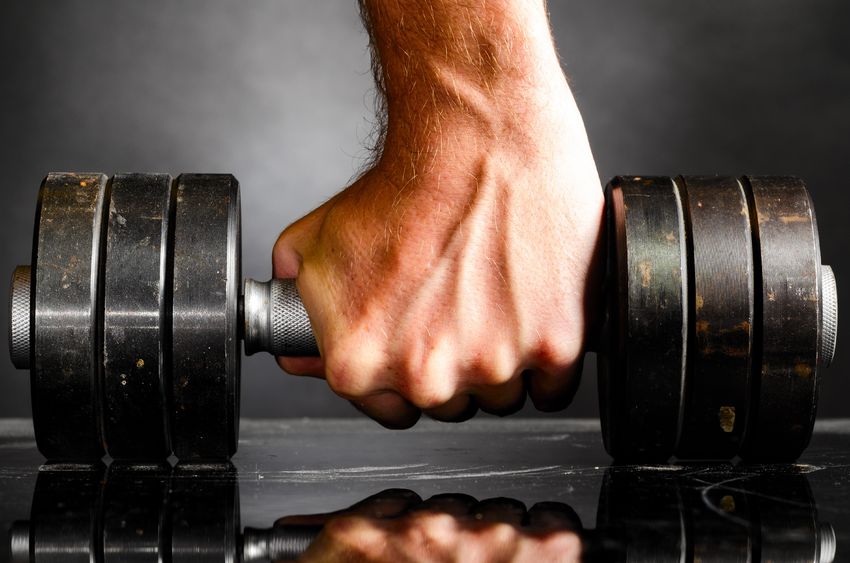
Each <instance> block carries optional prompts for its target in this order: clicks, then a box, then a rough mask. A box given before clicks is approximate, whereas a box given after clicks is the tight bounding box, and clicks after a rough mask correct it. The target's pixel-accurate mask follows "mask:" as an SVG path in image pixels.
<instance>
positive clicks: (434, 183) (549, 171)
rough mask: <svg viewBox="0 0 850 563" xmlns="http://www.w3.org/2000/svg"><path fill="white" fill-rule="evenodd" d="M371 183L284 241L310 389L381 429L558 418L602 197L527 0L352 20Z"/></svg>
mask: <svg viewBox="0 0 850 563" xmlns="http://www.w3.org/2000/svg"><path fill="white" fill-rule="evenodd" d="M361 8H362V10H363V15H364V21H365V22H366V25H367V28H368V29H369V31H370V36H371V39H372V41H371V46H372V52H373V62H374V66H375V74H376V83H377V85H378V90H379V92H380V95H381V96H380V98H379V102H380V105H381V108H382V113H381V115H380V116H379V117H383V118H384V119H383V121H382V124H383V127H382V128H381V129H380V130H379V135H378V143H377V146H376V147H375V150H376V152H375V159H374V162H373V164H372V165H371V166H370V167H369V168H368V169H367V170H366V171H365V172H364V173H363V174H362V175H361V176H360V178H359V179H357V180H356V181H355V182H354V183H353V184H351V185H350V186H348V187H347V188H345V189H344V190H342V191H341V192H340V193H339V194H337V195H336V196H334V197H333V198H332V199H331V200H330V201H328V202H327V203H325V204H324V205H322V206H321V207H319V208H318V209H316V210H315V211H313V212H311V213H310V214H308V215H307V216H305V217H304V218H302V219H301V220H299V221H297V222H296V223H294V224H293V225H291V226H290V227H289V228H287V229H286V230H285V231H284V232H283V233H282V234H281V236H280V238H279V239H278V241H277V243H276V245H275V248H274V251H273V266H274V275H275V276H276V277H281V278H292V277H295V278H297V284H298V289H299V292H300V293H301V297H302V299H303V301H304V304H305V307H306V309H307V312H308V314H309V316H310V321H311V324H312V327H313V331H314V334H315V335H316V340H317V342H318V345H319V350H320V353H321V358H279V359H278V361H279V363H280V365H281V367H282V368H283V369H284V370H286V371H287V372H290V373H294V374H301V375H311V376H315V377H322V378H324V379H325V380H326V381H327V383H328V385H329V386H330V387H331V389H333V391H335V392H336V393H337V394H339V395H340V396H342V397H344V398H346V399H349V400H351V401H352V402H353V403H354V404H355V406H357V407H358V408H359V409H360V410H361V411H363V412H364V413H366V414H367V415H369V416H371V417H372V418H374V419H375V420H377V421H378V422H380V423H381V424H383V425H385V426H387V427H391V428H406V427H409V426H411V425H413V424H414V423H415V422H416V421H417V419H418V418H419V416H420V414H421V413H422V412H425V413H426V414H427V415H429V416H431V417H432V418H435V419H438V420H444V421H460V420H465V419H467V418H469V417H471V416H473V415H474V414H475V412H476V411H477V410H478V409H479V408H480V409H481V410H484V411H486V412H490V413H495V414H499V415H505V414H510V413H512V412H515V411H517V410H518V409H519V408H521V407H522V406H523V403H524V401H525V397H526V395H528V396H529V397H530V399H531V400H532V402H533V403H534V405H535V407H537V408H538V409H540V410H544V411H553V410H560V409H563V408H565V407H566V406H567V405H568V404H569V403H570V402H571V400H572V397H573V395H574V394H575V390H576V387H577V384H578V380H579V377H580V373H581V362H582V358H583V351H584V349H585V346H586V344H587V343H588V335H589V334H594V331H595V330H596V328H597V327H596V325H597V320H596V319H595V318H594V317H593V315H592V314H591V312H592V311H596V310H599V308H598V306H597V305H596V303H597V299H598V298H599V288H600V286H601V279H602V264H601V261H600V259H599V257H600V256H601V254H602V253H601V252H600V251H599V248H600V245H601V240H602V226H603V195H602V190H601V187H600V182H599V176H598V174H597V171H596V166H595V164H594V161H593V157H592V154H591V151H590V147H589V143H588V140H587V135H586V132H585V129H584V125H583V123H582V119H581V115H580V114H579V111H578V108H577V107H576V104H575V101H574V99H573V96H572V93H571V92H570V89H569V87H568V85H567V81H566V79H565V77H564V74H563V72H562V70H561V67H560V64H559V61H558V56H557V53H556V51H555V47H554V44H553V40H552V36H551V32H550V29H549V22H548V18H547V14H546V7H545V4H544V2H543V0H466V1H465V2H462V3H460V2H457V1H456V0H394V1H392V2H386V1H385V0H362V1H361Z"/></svg>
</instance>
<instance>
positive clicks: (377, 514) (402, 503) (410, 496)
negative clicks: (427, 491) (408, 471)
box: [274, 489, 422, 526]
mask: <svg viewBox="0 0 850 563" xmlns="http://www.w3.org/2000/svg"><path fill="white" fill-rule="evenodd" d="M421 502H422V498H421V497H420V496H419V495H417V494H416V493H415V492H413V491H411V490H409V489H386V490H384V491H381V492H380V493H377V494H374V495H372V496H370V497H367V498H365V499H363V500H361V501H359V502H357V503H355V504H353V505H351V506H350V507H349V508H345V509H343V510H335V511H334V512H325V513H321V514H297V515H292V516H284V517H282V518H278V519H277V520H276V521H275V523H274V525H275V526H316V525H318V526H321V525H323V524H324V523H325V522H327V521H328V520H330V519H331V518H334V517H336V516H339V515H342V514H347V515H352V516H354V515H357V516H365V517H368V518H395V517H397V516H401V515H402V514H404V513H406V512H408V511H410V509H411V508H412V507H414V506H418V505H419V504H421Z"/></svg>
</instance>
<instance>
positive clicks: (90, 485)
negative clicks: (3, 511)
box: [28, 462, 106, 563]
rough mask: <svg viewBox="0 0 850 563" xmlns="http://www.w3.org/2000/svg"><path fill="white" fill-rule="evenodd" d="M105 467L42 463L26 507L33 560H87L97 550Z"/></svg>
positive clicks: (81, 562)
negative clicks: (27, 509) (29, 505)
mask: <svg viewBox="0 0 850 563" xmlns="http://www.w3.org/2000/svg"><path fill="white" fill-rule="evenodd" d="M105 469H106V468H105V466H104V465H103V464H102V463H100V462H97V463H95V464H92V465H88V466H84V465H64V464H45V465H43V466H42V467H40V468H39V471H38V479H37V480H36V483H35V492H34V493H33V497H32V507H31V509H30V521H29V527H30V557H31V558H30V559H28V560H29V561H33V562H34V563H54V562H55V563H76V562H79V563H91V562H92V561H99V560H100V559H99V554H100V551H101V545H102V544H101V541H100V539H101V536H100V527H101V519H100V499H101V491H102V487H101V484H102V483H103V475H104V471H105Z"/></svg>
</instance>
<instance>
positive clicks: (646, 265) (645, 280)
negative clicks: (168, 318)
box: [638, 260, 652, 287]
mask: <svg viewBox="0 0 850 563" xmlns="http://www.w3.org/2000/svg"><path fill="white" fill-rule="evenodd" d="M638 270H640V284H641V285H642V286H643V287H649V284H650V283H652V263H650V262H648V261H646V260H644V261H643V262H641V263H639V264H638Z"/></svg>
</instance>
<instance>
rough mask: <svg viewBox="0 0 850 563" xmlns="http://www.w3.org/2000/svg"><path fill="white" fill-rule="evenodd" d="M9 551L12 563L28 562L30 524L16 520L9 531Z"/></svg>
mask: <svg viewBox="0 0 850 563" xmlns="http://www.w3.org/2000/svg"><path fill="white" fill-rule="evenodd" d="M9 551H10V552H11V556H12V559H11V561H12V563H28V562H29V561H30V523H29V522H28V521H26V520H18V521H16V522H13V523H12V527H11V528H10V529H9Z"/></svg>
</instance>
